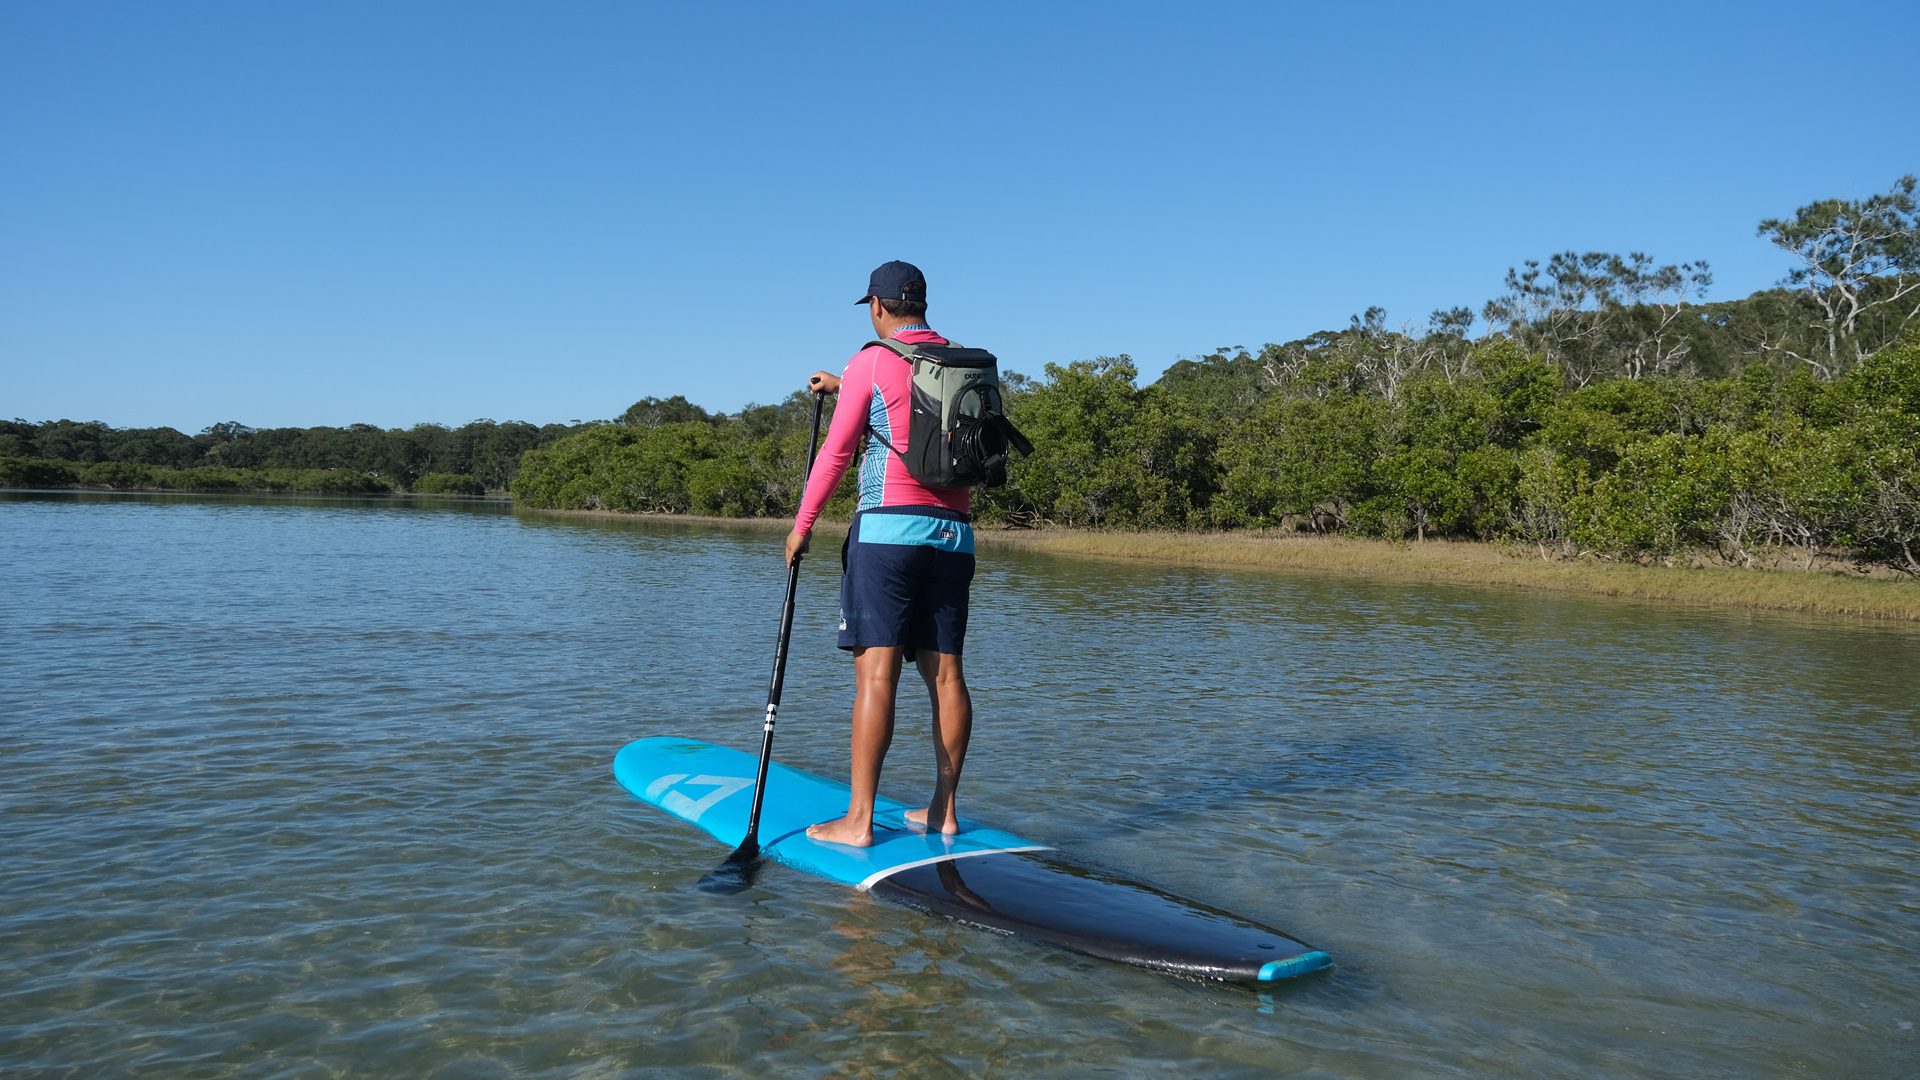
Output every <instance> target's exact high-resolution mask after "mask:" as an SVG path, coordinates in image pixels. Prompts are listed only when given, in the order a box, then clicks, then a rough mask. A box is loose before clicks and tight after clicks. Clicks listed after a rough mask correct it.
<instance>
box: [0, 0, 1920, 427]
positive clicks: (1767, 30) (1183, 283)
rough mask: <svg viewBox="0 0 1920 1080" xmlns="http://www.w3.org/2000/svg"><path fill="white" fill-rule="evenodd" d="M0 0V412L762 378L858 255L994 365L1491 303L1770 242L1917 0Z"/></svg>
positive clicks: (418, 413) (741, 391)
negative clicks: (1460, 2)
mask: <svg viewBox="0 0 1920 1080" xmlns="http://www.w3.org/2000/svg"><path fill="white" fill-rule="evenodd" d="M1452 8H1453V5H1439V4H1430V3H1422V4H1408V5H1347V6H1340V7H1338V8H1336V6H1335V5H1325V4H1322V5H1312V6H1311V9H1310V10H1309V9H1308V6H1307V5H1293V4H1285V3H1277V2H1276V3H1261V4H1244V5H1240V4H1207V3H1160V4H1152V5H1137V4H1124V3H1112V2H1108V3H1088V4H1059V3H1044V4H1033V3H1023V4H1011V3H1008V4H1001V3H968V4H939V5H933V4H900V3H887V4H867V3H831V4H828V3H818V4H785V3H782V4H773V3H767V4H697V5H696V4H676V5H668V4H643V3H638V2H631V3H628V2H621V3H582V2H568V3H559V4H539V3H533V2H524V3H485V2H472V0H462V2H458V3H404V2H380V3H357V2H342V0H326V2H310V0H274V2H270V3H258V2H247V3H206V2H193V0H175V2H168V3H148V2H144V0H142V2H133V0H127V2H120V3H99V2H89V0H43V2H31V0H8V2H6V3H4V5H0V413H4V414H5V415H7V416H21V417H25V418H27V419H29V420H44V419H53V418H59V417H67V418H72V419H98V420H104V421H106V422H107V423H109V424H112V425H114V426H117V427H125V426H153V425H163V424H164V425H171V426H174V427H178V428H180V429H182V430H184V431H187V432H189V433H192V432H195V431H198V430H200V429H201V428H203V427H205V426H206V425H208V424H211V423H214V422H216V421H221V420H239V421H242V422H244V423H248V424H252V425H255V426H261V427H265V426H283V425H294V426H307V425H317V424H346V423H352V422H367V423H374V424H380V425H382V426H407V425H412V424H415V423H419V422H426V421H430V422H439V423H448V424H460V423H464V422H466V421H468V420H472V419H476V418H480V417H491V418H494V419H497V420H508V419H522V420H531V421H534V422H536V423H545V422H550V421H565V420H574V419H592V418H599V417H611V416H617V415H618V414H619V413H620V412H621V411H622V410H623V409H624V408H625V407H626V406H627V405H628V404H630V403H632V402H633V401H634V400H636V399H638V398H640V397H643V396H647V395H659V396H663V397H664V396H669V395H672V394H685V395H686V396H687V397H688V398H690V399H692V400H693V401H695V402H696V403H698V404H701V405H704V406H706V407H708V408H712V409H723V410H728V411H731V410H734V409H738V408H740V407H741V406H743V405H746V404H748V403H751V402H768V401H774V400H778V399H779V398H781V397H782V396H784V395H785V394H786V393H788V392H789V391H790V390H792V389H795V388H798V387H799V386H800V385H801V383H802V380H803V379H804V377H805V376H806V374H807V373H808V372H810V371H812V370H814V369H816V368H823V367H824V368H829V369H832V370H838V369H839V367H840V366H841V364H842V363H844V361H845V359H846V357H847V355H848V354H849V353H850V352H852V350H853V349H854V348H856V347H857V346H858V345H860V344H861V343H862V341H863V340H864V337H863V335H864V334H865V333H866V331H867V327H866V325H865V316H864V315H863V314H862V312H861V309H859V308H857V307H855V306H854V303H853V301H854V298H855V297H857V296H859V295H860V294H861V292H863V291H864V287H865V284H866V275H867V272H868V271H869V270H870V269H871V268H872V267H873V266H874V265H875V264H877V263H879V262H881V261H884V260H886V259H892V258H904V259H908V260H911V261H914V262H916V263H919V264H920V265H921V266H922V267H923V268H925V270H926V271H927V275H928V278H929V280H930V288H931V300H932V307H933V310H932V312H931V315H932V321H933V323H934V325H935V326H936V327H938V328H940V329H942V330H944V331H946V332H947V333H948V334H950V335H951V336H953V337H955V338H957V339H959V340H962V341H965V342H966V343H968V344H977V345H981V346H985V347H987V348H991V349H993V350H994V351H995V352H997V353H999V354H1000V356H1001V358H1002V363H1003V364H1004V365H1005V366H1007V367H1010V368H1012V369H1013V370H1017V371H1022V372H1026V373H1029V374H1036V375H1037V374H1039V373H1040V371H1041V369H1042V367H1043V366H1044V365H1045V364H1046V363H1048V362H1065V361H1070V360H1075V359H1082V358H1087V357H1093V356H1099V355H1112V354H1118V353H1127V354H1130V355H1131V356H1133V357H1134V359H1135V361H1136V362H1137V363H1138V364H1139V366H1140V368H1141V371H1142V376H1143V381H1146V380H1151V379H1152V378H1154V377H1157V376H1158V375H1159V373H1160V372H1161V371H1162V370H1163V369H1164V368H1165V367H1166V366H1167V365H1168V364H1169V363H1172V362H1173V361H1175V360H1177V359H1179V358H1180V357H1182V356H1195V355H1199V354H1202V353H1205V352H1207V351H1209V350H1210V349H1212V348H1213V347H1215V346H1219V345H1226V344H1245V345H1248V346H1255V347H1257V346H1258V345H1260V344H1261V343H1263V342H1268V341H1284V340H1289V339H1291V338H1295V337H1299V336H1301V335H1304V334H1306V333H1309V332H1311V331H1313V330H1316V329H1320V328H1324V327H1329V326H1338V325H1344V323H1345V321H1346V318H1347V316H1348V315H1349V314H1351V313H1353V312H1356V311H1360V310H1362V309H1364V308H1366V307H1367V306H1368V305H1370V304H1380V305H1382V306H1384V307H1386V308H1387V309H1388V317H1389V322H1390V323H1393V324H1396V325H1397V324H1398V323H1399V322H1400V321H1402V320H1412V321H1414V322H1416V323H1419V322H1424V320H1425V317H1426V314H1427V312H1429V311H1430V310H1432V309H1433V308H1435V307H1439V306H1443V305H1452V304H1466V305H1470V306H1473V307H1476V308H1477V307H1478V306H1479V305H1480V303H1481V302H1483V301H1485V300H1486V299H1487V298H1489V297H1490V296H1493V295H1494V294H1495V293H1497V292H1498V291H1499V289H1500V284H1501V278H1502V275H1503V274H1504V271H1505V269H1506V268H1507V267H1508V266H1510V265H1513V264H1515V263H1518V262H1519V261H1520V260H1522V259H1525V258H1528V257H1545V256H1546V255H1548V254H1551V253H1552V252H1555V251H1559V250H1563V249H1568V248H1573V249H1580V250H1589V249H1599V250H1609V251H1622V252H1624V251H1629V250H1642V251H1646V252H1647V253H1649V254H1651V255H1653V256H1654V257H1655V258H1657V259H1659V260H1660V261H1663V262H1667V261H1682V260H1689V259H1701V258H1704V259H1707V260H1708V261H1710V262H1711V263H1712V264H1713V269H1714V272H1715V275H1716V277H1717V282H1716V285H1715V288H1714V291H1713V296H1714V298H1725V297H1732V296H1741V295H1745V294H1746V293H1748V292H1751V291H1753V290H1754V289H1756V288H1761V287H1764V286H1767V285H1769V284H1772V283H1773V282H1775V281H1776V280H1778V279H1779V277H1780V276H1781V275H1782V274H1783V273H1784V272H1785V270H1786V268H1787V265H1786V262H1785V260H1784V258H1783V257H1782V255H1781V254H1780V253H1778V252H1776V251H1775V250H1774V249H1772V248H1771V247H1769V246H1768V245H1767V244H1766V243H1765V241H1762V240H1760V239H1757V238H1756V237H1755V236H1754V226H1755V224H1756V223H1757V222H1758V221H1759V220H1760V219H1761V218H1764V217H1769V216H1776V215H1784V214H1788V213H1790V212H1791V211H1792V210H1793V209H1794V208H1796V207H1797V206H1799V205H1801V204H1803V203H1806V202H1809V201H1812V200H1814V199H1816V198H1822V197H1829V196H1844V197H1860V196H1865V195H1868V194H1871V193H1873V192H1877V191H1884V190H1886V189H1887V188H1888V187H1889V186H1890V185H1891V184H1892V183H1893V181H1894V180H1895V179H1896V178H1897V177H1899V176H1900V175H1902V174H1903V173H1907V172H1912V171H1915V170H1920V138H1917V137H1916V136H1917V135H1920V93H1916V92H1915V90H1914V84H1913V81H1912V80H1913V62H1912V56H1911V51H1910V50H1911V48H1912V29H1913V24H1914V20H1913V8H1912V7H1911V6H1910V4H1906V3H1877V2H1869V3H1856V4H1851V5H1848V6H1846V7H1845V9H1844V25H1840V24H1839V23H1838V22H1830V20H1839V19H1841V18H1842V17H1843V16H1842V14H1841V11H1842V9H1838V8H1836V9H1832V13H1828V9H1824V8H1820V7H1818V6H1817V5H1816V6H1811V7H1810V6H1807V5H1805V4H1744V5H1732V6H1728V5H1690V4H1685V3H1672V2H1668V3H1661V4H1655V5H1647V6H1640V5H1633V4H1618V3H1616V4H1603V5H1594V4H1581V5H1566V6H1563V7H1555V6H1551V5H1544V4H1518V5H1512V6H1504V7H1493V6H1488V5H1476V6H1474V9H1473V10H1474V13H1472V14H1463V13H1461V12H1458V11H1454V10H1452Z"/></svg>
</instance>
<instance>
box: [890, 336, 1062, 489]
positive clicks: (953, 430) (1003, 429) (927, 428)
mask: <svg viewBox="0 0 1920 1080" xmlns="http://www.w3.org/2000/svg"><path fill="white" fill-rule="evenodd" d="M867 344H868V345H882V346H885V347H886V348H888V349H891V350H893V351H894V352H895V353H898V354H899V356H900V359H901V360H904V361H906V362H907V363H908V364H911V365H912V366H913V392H912V401H911V403H910V406H909V412H910V417H911V419H910V420H909V422H908V425H907V448H906V449H905V450H902V449H900V448H899V447H897V446H895V445H893V444H892V443H890V442H888V441H887V440H886V439H884V438H881V436H880V433H879V432H874V433H873V437H874V438H876V439H880V443H881V445H883V446H885V447H886V448H887V449H889V450H891V451H893V452H894V453H896V454H898V455H900V460H902V461H904V462H906V463H907V472H908V473H909V474H910V475H912V477H913V478H914V479H915V480H918V481H920V482H921V483H923V484H926V485H928V486H929V487H975V486H982V487H999V486H1000V485H1001V484H1004V483H1006V482H1007V454H1008V451H1009V450H1018V451H1020V452H1021V453H1022V454H1031V453H1033V444H1032V443H1030V442H1028V441H1027V439H1026V436H1024V435H1022V434H1020V432H1019V431H1017V430H1016V429H1015V428H1014V426H1013V424H1011V423H1010V422H1008V420H1007V414H1006V413H1005V411H1003V409H1002V407H1001V401H1000V362H999V361H998V360H996V359H994V355H993V354H992V353H990V352H988V351H986V350H985V349H968V348H964V347H962V346H959V345H955V344H952V343H948V344H946V345H910V344H908V343H906V342H904V341H891V340H889V341H870V342H868V343H867Z"/></svg>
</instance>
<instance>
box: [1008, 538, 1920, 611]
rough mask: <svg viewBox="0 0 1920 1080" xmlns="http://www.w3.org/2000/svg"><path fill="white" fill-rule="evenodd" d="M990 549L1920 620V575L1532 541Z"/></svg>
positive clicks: (1049, 543)
mask: <svg viewBox="0 0 1920 1080" xmlns="http://www.w3.org/2000/svg"><path fill="white" fill-rule="evenodd" d="M977 535H978V537H979V538H980V542H981V544H982V545H983V546H987V547H1008V548H1015V549H1019V550H1025V551H1040V552H1046V553H1049V554H1059V555H1082V556H1092V557H1096V558H1107V559H1148V560H1152V561H1155V562H1165V563H1174V564H1179V565H1185V566H1222V567H1241V568H1248V569H1269V570H1297V571H1310V572H1313V573H1320V574H1340V575H1345V576H1350V577H1364V578H1370V579H1374V580H1385V581H1440V582H1453V583H1457V584H1467V585H1501V586H1509V587H1516V588H1524V589H1540V590H1546V591H1551V592H1561V593H1584V594H1587V595H1592V596H1611V597H1622V598H1627V599H1634V600H1647V601H1655V602H1659V603H1670V604H1685V605H1690V606H1701V607H1715V608H1736V609H1740V608H1744V609H1751V610H1763V611H1792V612H1800V613H1803V614H1808V615H1823V616H1840V617H1844V618H1865V619H1887V620H1894V621H1899V622H1911V623H1920V582H1915V581H1911V580H1906V579H1889V578H1865V577H1861V576H1859V575H1858V574H1853V573H1850V572H1843V571H1833V570H1815V571H1813V572H1810V573H1809V572H1801V571H1797V570H1744V569H1737V568H1732V567H1720V566H1674V567H1668V566H1636V565H1631V564H1620V563H1610V562H1601V561H1598V560H1593V559H1583V560H1579V561H1573V562H1567V561H1560V560H1552V561H1548V560H1543V559H1541V558H1540V556H1539V555H1538V554H1537V553H1536V552H1534V551H1532V550H1531V549H1521V548H1515V547H1509V546H1505V545H1499V544H1480V543H1454V542H1448V541H1435V540H1430V541H1427V542H1426V543H1423V544H1416V543H1395V542H1391V541H1385V540H1352V539H1345V538H1339V537H1321V536H1303V535H1297V534H1290V535H1276V534H1266V533H1123V532H1082V531H1076V530H1039V531H1032V532H1013V531H996V530H986V529H983V530H981V531H980V532H979V533H978V534H977Z"/></svg>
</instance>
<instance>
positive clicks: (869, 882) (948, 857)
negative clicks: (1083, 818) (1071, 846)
mask: <svg viewBox="0 0 1920 1080" xmlns="http://www.w3.org/2000/svg"><path fill="white" fill-rule="evenodd" d="M1052 850H1053V849H1052V848H1050V847H1048V846H1047V845H1045V844H1034V845H1031V846H1029V847H1002V848H988V849H986V850H984V851H953V852H949V853H947V854H945V855H935V856H934V857H933V858H931V859H915V860H914V861H912V862H910V863H901V864H900V865H899V866H889V867H887V868H886V869H885V870H882V871H880V872H879V873H877V874H874V875H872V876H870V877H868V878H867V879H866V880H865V881H862V882H861V883H860V884H858V885H855V886H854V888H856V889H859V890H860V891H861V892H866V891H867V890H868V889H871V888H873V887H874V886H875V885H878V884H880V883H881V882H882V881H885V880H886V879H888V878H889V877H892V876H893V875H895V874H897V873H899V872H900V871H902V870H911V869H913V868H914V867H916V866H932V865H933V864H934V863H943V862H952V861H953V860H955V859H964V858H966V857H968V856H969V855H1010V854H1012V853H1013V852H1016V851H1052Z"/></svg>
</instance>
